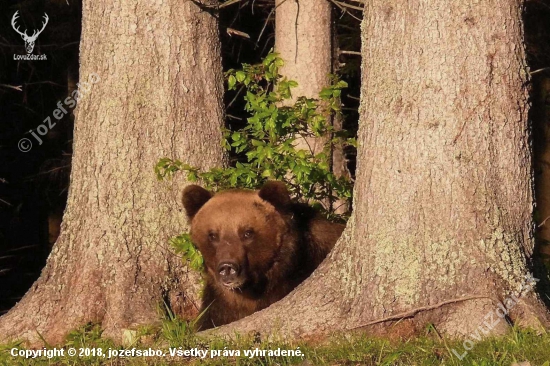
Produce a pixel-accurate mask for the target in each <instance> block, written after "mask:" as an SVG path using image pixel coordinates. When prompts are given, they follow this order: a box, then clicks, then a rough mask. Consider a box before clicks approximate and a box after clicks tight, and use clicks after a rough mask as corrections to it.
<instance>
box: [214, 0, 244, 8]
mask: <svg viewBox="0 0 550 366" xmlns="http://www.w3.org/2000/svg"><path fill="white" fill-rule="evenodd" d="M241 1H242V0H229V1H226V2H225V3H222V4H220V5H219V6H218V9H222V8H225V7H226V6H229V5H233V4H237V3H240V2H241Z"/></svg>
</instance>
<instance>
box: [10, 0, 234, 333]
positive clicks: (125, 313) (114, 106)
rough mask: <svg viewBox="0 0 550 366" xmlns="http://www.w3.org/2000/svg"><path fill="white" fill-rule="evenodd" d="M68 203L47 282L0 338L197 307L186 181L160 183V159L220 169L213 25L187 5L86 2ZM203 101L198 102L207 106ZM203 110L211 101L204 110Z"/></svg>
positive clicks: (137, 320)
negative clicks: (180, 241)
mask: <svg viewBox="0 0 550 366" xmlns="http://www.w3.org/2000/svg"><path fill="white" fill-rule="evenodd" d="M80 57H81V70H80V75H81V80H82V81H88V76H89V75H90V74H91V73H97V74H98V75H99V76H100V77H101V81H100V82H99V83H97V84H95V85H93V87H92V88H91V91H90V92H88V93H86V94H84V96H83V97H82V99H81V101H80V102H79V105H78V107H77V111H76V121H75V133H74V156H73V162H72V174H71V182H70V193H69V200H68V206H67V209H66V211H65V214H64V218H63V224H62V229H61V235H60V237H59V239H58V241H57V243H56V244H55V246H54V248H53V251H52V253H51V255H50V258H49V259H48V262H47V264H46V267H45V269H44V270H43V272H42V276H41V277H40V279H39V280H38V281H37V282H36V283H35V284H34V285H33V286H32V288H31V289H30V290H29V291H28V293H27V294H26V295H25V297H24V298H23V300H22V301H21V302H19V303H18V304H17V305H16V306H15V307H14V308H13V309H12V310H11V311H10V312H9V313H8V314H7V315H5V316H4V317H2V318H0V343H1V342H6V341H7V340H10V339H16V338H17V339H26V340H28V341H30V342H31V343H34V342H36V341H37V340H38V339H37V338H38V332H39V333H40V334H41V335H42V336H43V337H44V338H45V339H46V340H47V341H48V342H51V343H56V342H59V341H60V340H62V338H63V336H64V335H65V334H66V333H67V331H69V330H71V329H73V328H75V327H78V326H81V325H82V324H85V323H87V322H98V323H101V324H102V326H103V328H105V333H104V334H105V335H107V336H113V337H116V338H120V336H121V335H122V334H123V333H124V330H125V329H128V328H132V327H134V326H135V325H137V324H143V323H151V322H153V321H155V320H156V319H158V318H159V309H160V308H162V306H163V303H162V301H163V299H167V300H169V301H170V300H171V301H172V305H173V306H174V307H183V308H184V309H183V310H186V311H188V312H190V313H193V312H194V311H195V309H194V307H193V304H192V303H190V302H188V300H196V295H197V293H196V290H197V288H196V285H194V283H195V280H196V278H194V276H196V275H194V274H192V273H189V272H187V270H186V269H185V268H184V266H183V265H182V264H181V259H179V258H178V257H176V256H175V255H173V254H171V250H170V248H169V247H168V246H167V240H168V238H169V237H171V236H173V235H174V234H178V233H181V232H183V231H184V230H185V229H186V219H185V215H184V213H183V212H182V208H181V207H180V204H179V198H178V195H179V193H180V192H181V189H182V188H183V185H184V183H185V182H183V180H182V179H178V180H175V181H172V182H168V183H165V182H158V181H157V180H156V177H155V175H154V171H153V167H154V165H155V163H156V162H157V161H158V159H159V158H161V157H164V156H169V157H174V158H179V159H181V160H183V161H186V162H189V163H190V164H192V165H196V166H200V167H203V168H210V167H213V166H220V165H222V163H223V161H224V157H223V153H222V150H221V148H217V146H218V145H217V144H215V143H213V142H215V141H220V139H221V137H222V136H221V129H220V127H221V126H222V124H223V112H222V102H221V101H222V93H223V79H222V69H221V60H220V45H219V40H218V28H217V21H216V19H215V18H214V17H213V16H212V15H209V14H208V13H207V12H204V11H201V10H200V9H199V8H198V7H197V6H196V5H194V4H193V3H192V2H190V1H176V0H165V1H161V2H156V3H150V2H148V1H137V2H136V1H130V0H125V1H118V2H115V3H112V2H108V1H85V2H84V4H83V28H82V41H81V45H80ZM199 101H200V103H199ZM204 106H207V108H204Z"/></svg>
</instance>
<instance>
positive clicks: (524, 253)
mask: <svg viewBox="0 0 550 366" xmlns="http://www.w3.org/2000/svg"><path fill="white" fill-rule="evenodd" d="M362 41H363V45H362V56H363V59H362V72H363V75H362V90H361V107H360V114H361V117H360V131H359V137H358V141H359V150H358V153H359V155H358V170H357V180H356V185H355V195H354V214H353V216H352V218H351V219H350V221H349V223H348V227H347V228H346V231H345V232H344V235H343V237H342V238H341V239H340V240H339V242H338V243H337V245H336V247H335V249H334V250H333V252H332V253H331V254H330V255H329V257H328V259H327V260H326V261H325V262H324V263H323V264H322V265H321V266H320V267H319V268H318V269H317V271H316V272H315V273H314V274H313V275H312V276H311V277H310V279H308V280H307V281H306V282H304V283H303V284H302V285H301V286H300V287H298V288H297V289H296V290H295V291H294V292H293V293H291V294H290V295H288V296H287V297H286V298H285V299H283V300H281V301H280V302H278V303H276V304H274V305H272V306H271V307H270V308H267V309H266V310H264V311H262V312H259V313H257V314H255V315H253V316H251V317H249V318H245V319H242V320H240V321H239V322H237V323H235V324H232V325H230V326H229V327H226V328H222V329H220V330H218V332H227V333H232V332H234V331H238V332H245V331H249V330H257V331H260V332H261V333H269V332H273V333H275V334H278V335H287V336H307V335H313V334H317V333H333V332H335V331H339V330H343V331H346V330H352V329H363V330H366V331H376V332H378V331H382V332H385V331H388V332H403V331H405V332H414V331H416V330H422V329H425V326H426V324H433V325H434V326H435V328H436V329H437V330H438V331H440V332H441V333H442V334H447V335H451V336H464V335H468V334H470V332H473V331H475V330H476V329H478V327H480V326H481V327H483V325H484V322H486V321H487V319H486V318H485V317H486V315H487V314H489V313H490V312H493V313H494V312H495V309H497V308H498V302H499V301H503V300H505V299H506V298H507V297H508V296H511V295H516V297H518V290H519V288H520V286H521V285H522V284H523V285H526V284H527V283H528V282H527V281H526V276H528V274H529V273H530V270H531V260H532V255H533V221H532V213H533V189H532V183H533V177H532V168H531V167H532V164H531V150H530V140H529V128H528V119H527V111H528V92H527V90H526V85H527V81H528V80H527V79H528V75H527V72H526V65H525V61H524V48H523V39H522V23H521V1H519V0H498V1H497V0H489V1H483V2H469V1H443V2H422V1H418V0H416V1H408V2H403V1H401V0H373V1H368V2H366V3H365V14H364V20H363V27H362ZM509 316H510V320H511V321H512V322H513V323H514V324H517V325H531V326H537V325H540V324H541V323H543V324H548V311H547V309H546V308H545V307H544V305H543V304H542V303H541V301H540V299H539V297H538V296H537V295H536V294H535V293H533V292H531V293H528V294H522V295H521V296H519V298H518V301H517V303H516V304H515V305H514V306H511V307H510V313H509ZM390 325H391V327H390ZM506 328H507V323H506V322H505V321H501V322H499V323H498V325H496V326H494V327H492V328H485V329H486V330H487V331H486V332H482V333H481V335H484V334H495V333H501V332H503V331H505V330H506Z"/></svg>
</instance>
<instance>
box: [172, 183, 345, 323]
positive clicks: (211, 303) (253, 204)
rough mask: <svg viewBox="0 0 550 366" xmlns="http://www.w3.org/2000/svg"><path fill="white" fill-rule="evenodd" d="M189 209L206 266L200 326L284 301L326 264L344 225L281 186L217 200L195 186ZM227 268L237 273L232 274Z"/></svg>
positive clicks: (188, 193)
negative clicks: (292, 198) (293, 199)
mask: <svg viewBox="0 0 550 366" xmlns="http://www.w3.org/2000/svg"><path fill="white" fill-rule="evenodd" d="M183 204H184V206H185V209H186V212H187V215H188V217H189V219H190V221H191V238H192V240H193V243H194V244H195V245H196V246H197V248H198V249H199V251H200V252H201V253H202V255H203V257H204V262H205V267H206V268H205V273H206V276H205V277H206V286H205V289H204V293H203V306H202V310H201V312H202V311H205V314H204V315H203V316H202V317H201V319H200V320H199V329H207V328H211V327H213V326H220V325H223V324H227V323H230V322H232V321H235V320H238V319H241V318H243V317H245V316H248V315H250V314H252V313H254V312H256V311H258V310H261V309H264V308H266V307H268V306H269V305H271V304H272V303H274V302H276V301H278V300H280V299H282V298H283V297H284V296H286V295H287V294H288V293H289V292H290V291H292V290H293V289H294V288H295V287H296V286H297V285H298V284H300V283H301V282H302V281H303V280H305V279H306V278H307V277H308V276H309V275H310V274H311V273H312V272H313V270H314V269H315V268H316V267H317V266H318V265H319V264H320V263H321V262H322V261H323V259H324V258H325V257H326V255H327V254H328V253H329V252H330V250H331V249H332V247H333V246H334V244H335V243H336V241H337V240H338V238H339V236H340V234H341V233H342V230H343V228H344V226H343V225H341V224H334V223H331V222H329V221H327V220H325V219H323V218H321V217H320V216H319V215H318V214H317V213H316V212H315V211H314V210H313V209H312V208H311V207H309V206H307V205H302V204H296V203H292V202H291V201H290V196H289V193H288V191H287V189H286V187H285V186H284V184H283V183H281V182H268V183H266V185H264V187H262V189H261V190H260V191H249V190H229V191H226V192H222V193H218V194H216V195H212V194H211V193H210V192H208V191H206V190H205V189H203V188H201V187H199V186H189V187H187V188H186V189H185V191H184V194H183ZM225 263H230V264H231V266H233V265H234V266H235V269H236V273H233V272H232V274H229V272H228V271H229V270H228V269H227V268H229V267H227V266H226V267H223V266H224V265H225ZM220 266H222V267H221V268H222V270H221V271H220ZM224 268H225V271H226V272H224ZM231 268H233V267H231ZM223 273H225V277H224V274H223ZM224 281H228V282H229V284H228V283H225V285H224Z"/></svg>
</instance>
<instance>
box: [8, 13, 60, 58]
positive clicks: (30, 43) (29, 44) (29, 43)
mask: <svg viewBox="0 0 550 366" xmlns="http://www.w3.org/2000/svg"><path fill="white" fill-rule="evenodd" d="M17 13H19V10H18V11H16V12H15V14H13V18H11V26H12V27H13V29H14V30H15V31H16V32H17V33H19V34H20V35H21V38H23V41H25V49H26V50H27V53H32V50H33V49H34V42H36V39H37V38H38V36H39V35H40V33H42V31H43V30H44V28H46V24H48V20H49V19H50V18H48V14H46V13H44V22H43V23H42V29H40V30H39V31H37V30H36V29H35V30H34V31H33V33H32V36H29V35H28V34H27V30H26V29H25V31H24V32H21V31H20V30H19V27H18V26H17V25H16V24H15V21H16V20H17V18H18V17H19V15H18V14H17Z"/></svg>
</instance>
